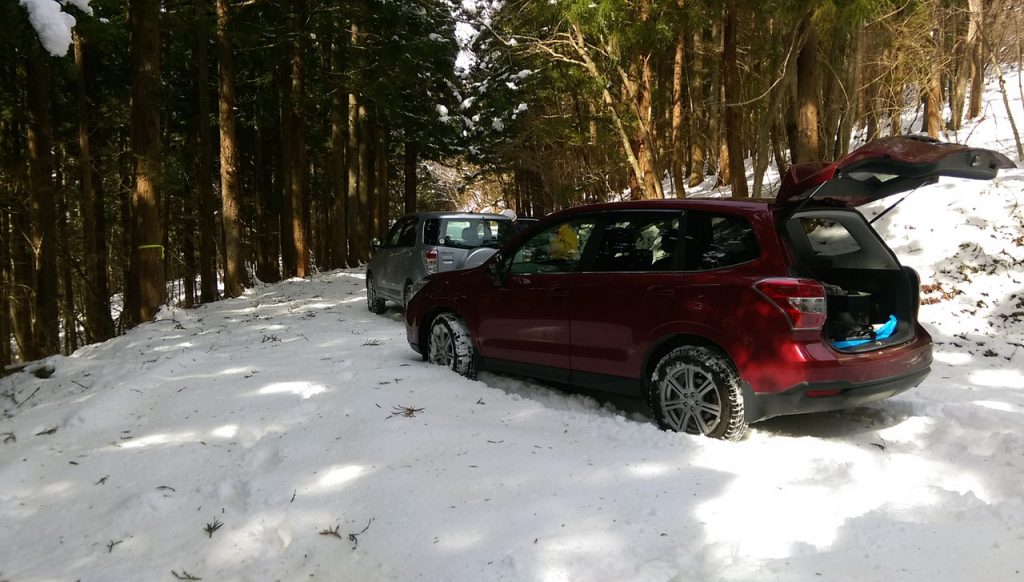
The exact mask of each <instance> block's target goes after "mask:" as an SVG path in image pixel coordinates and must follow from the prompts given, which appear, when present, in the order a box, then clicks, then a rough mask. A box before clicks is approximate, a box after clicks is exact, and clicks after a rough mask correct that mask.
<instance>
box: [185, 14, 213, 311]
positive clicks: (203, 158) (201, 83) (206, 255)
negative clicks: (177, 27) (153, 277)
mask: <svg viewBox="0 0 1024 582" xmlns="http://www.w3.org/2000/svg"><path fill="white" fill-rule="evenodd" d="M207 10H208V1H207V0H196V20H197V21H198V22H200V23H201V25H200V29H201V30H203V31H206V30H207V27H206V25H205V23H206V22H207ZM208 42H209V39H208V38H207V36H206V34H200V35H198V46H197V47H196V61H197V63H196V66H197V68H198V82H197V85H198V88H199V90H198V98H199V130H198V132H197V137H198V143H197V145H198V150H199V158H198V159H197V160H196V170H197V172H196V174H197V178H196V181H197V182H198V185H197V188H196V191H197V195H198V196H199V204H197V205H196V212H197V214H198V215H199V216H198V218H199V220H198V224H199V300H200V301H201V302H203V303H210V302H212V301H216V300H217V299H219V293H218V291H217V217H216V208H217V199H216V196H215V195H214V192H213V168H212V167H211V164H212V163H213V135H212V132H211V131H210V57H209V52H210V51H209V48H208V46H207V45H208ZM190 242H191V241H190Z"/></svg>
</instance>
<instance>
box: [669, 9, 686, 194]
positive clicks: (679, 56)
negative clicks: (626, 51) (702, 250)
mask: <svg viewBox="0 0 1024 582" xmlns="http://www.w3.org/2000/svg"><path fill="white" fill-rule="evenodd" d="M677 5H678V7H679V8H680V9H682V8H683V0H678V2H677ZM685 39H686V33H685V31H684V30H683V29H682V27H680V28H679V31H678V32H676V39H675V54H674V55H673V57H672V162H671V164H670V165H671V172H672V189H673V190H674V192H673V194H675V196H676V198H683V197H685V196H686V184H685V181H684V178H683V175H684V173H685V171H686V168H685V164H686V160H685V159H683V137H684V136H683V109H684V104H683V88H684V87H685V84H684V79H685V77H684V74H683V73H684V67H685V64H686V63H685V57H686V42H685Z"/></svg>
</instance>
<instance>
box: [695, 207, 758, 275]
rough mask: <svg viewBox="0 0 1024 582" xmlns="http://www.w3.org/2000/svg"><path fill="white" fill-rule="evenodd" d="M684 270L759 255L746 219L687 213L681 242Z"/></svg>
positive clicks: (735, 262)
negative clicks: (684, 256) (684, 234)
mask: <svg viewBox="0 0 1024 582" xmlns="http://www.w3.org/2000/svg"><path fill="white" fill-rule="evenodd" d="M683 248H684V250H685V253H686V260H685V268H686V270H688V271H707V270H711V269H721V268H724V267H731V266H733V265H739V264H740V263H746V262H748V261H752V260H754V259H756V258H757V257H759V256H760V254H761V250H760V248H759V247H758V244H757V235H755V234H754V229H753V227H752V226H751V225H750V223H749V222H747V220H746V219H745V218H743V217H741V216H736V215H732V214H711V213H707V212H691V213H690V214H689V218H688V219H687V221H686V236H685V240H684V244H683Z"/></svg>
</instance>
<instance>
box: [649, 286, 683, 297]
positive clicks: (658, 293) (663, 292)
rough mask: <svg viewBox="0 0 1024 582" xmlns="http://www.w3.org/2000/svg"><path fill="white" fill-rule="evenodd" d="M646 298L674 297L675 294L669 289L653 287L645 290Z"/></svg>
mask: <svg viewBox="0 0 1024 582" xmlns="http://www.w3.org/2000/svg"><path fill="white" fill-rule="evenodd" d="M647 296H648V297H675V296H676V292H675V290H674V289H672V288H670V287H661V286H660V285H659V286H654V287H648V288H647Z"/></svg>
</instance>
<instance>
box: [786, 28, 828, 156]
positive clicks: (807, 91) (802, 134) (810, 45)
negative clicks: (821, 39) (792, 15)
mask: <svg viewBox="0 0 1024 582" xmlns="http://www.w3.org/2000/svg"><path fill="white" fill-rule="evenodd" d="M803 38H804V42H803V46H802V47H801V49H800V56H799V57H798V58H797V63H796V67H797V69H796V77H797V78H796V135H795V136H794V137H795V139H794V148H793V152H792V156H793V163H801V162H811V161H814V160H819V159H821V153H820V149H821V147H820V140H819V136H818V109H819V103H818V91H819V90H820V84H821V83H820V80H819V75H818V32H817V24H816V23H815V11H814V10H813V9H812V10H810V11H809V12H808V13H807V15H806V16H805V18H804V21H803Z"/></svg>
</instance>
